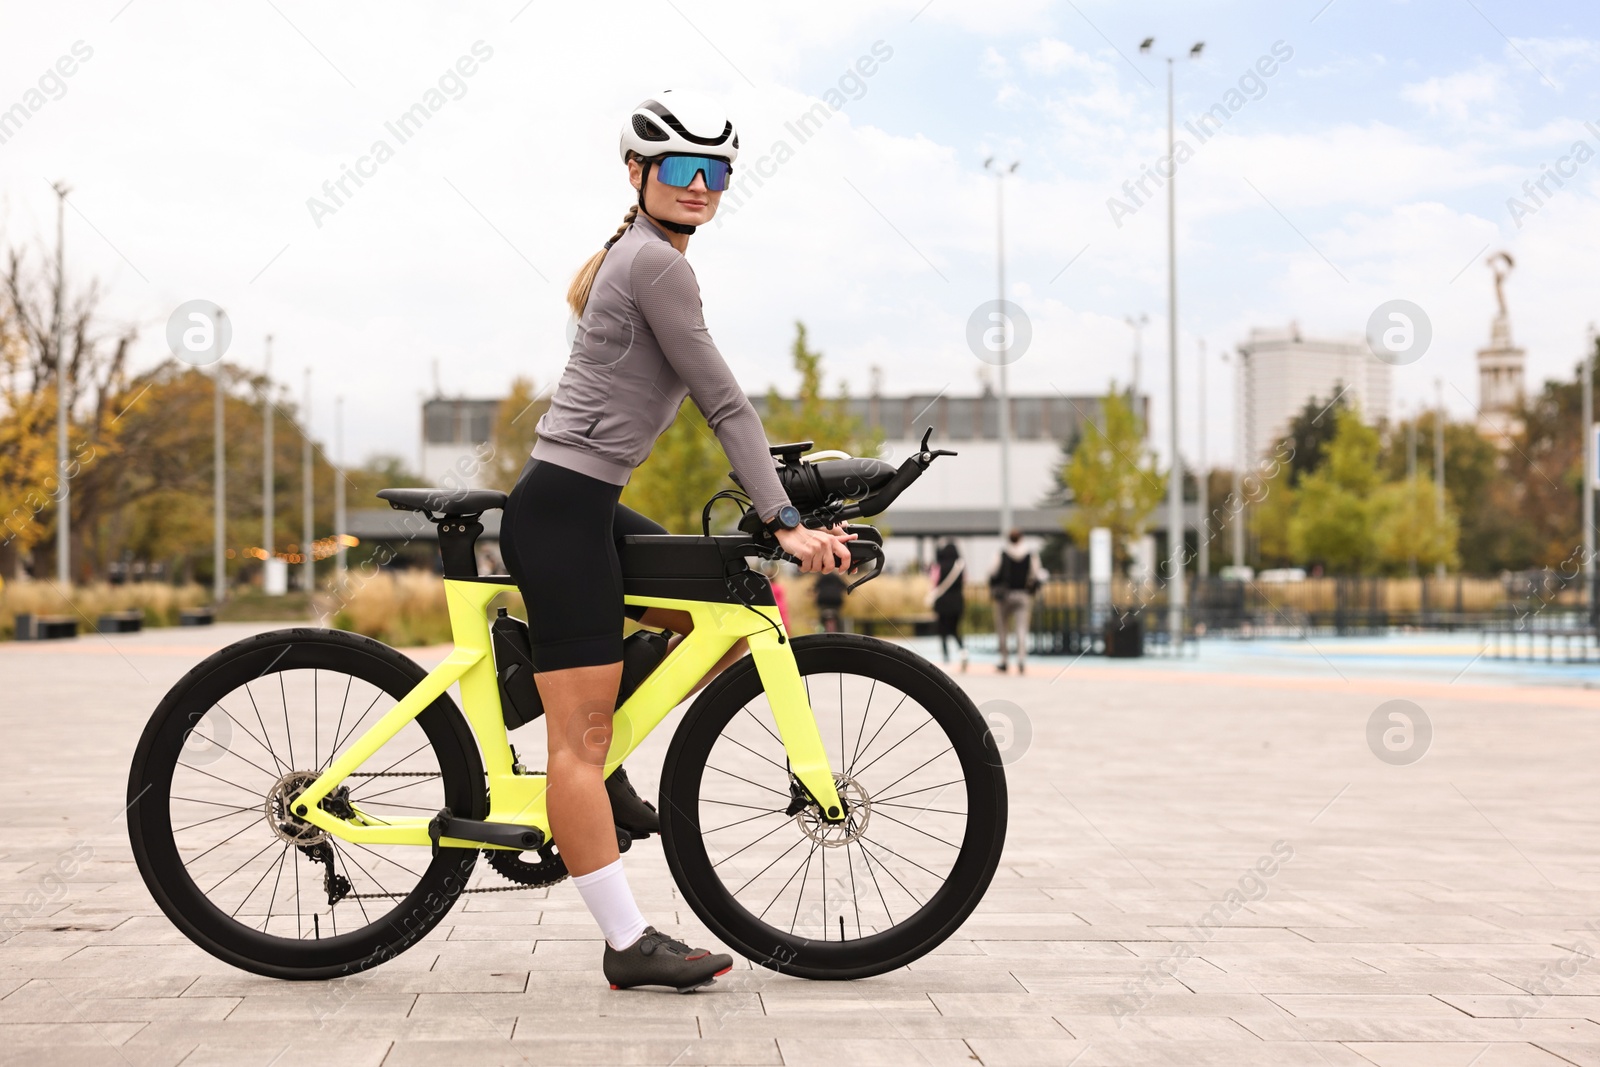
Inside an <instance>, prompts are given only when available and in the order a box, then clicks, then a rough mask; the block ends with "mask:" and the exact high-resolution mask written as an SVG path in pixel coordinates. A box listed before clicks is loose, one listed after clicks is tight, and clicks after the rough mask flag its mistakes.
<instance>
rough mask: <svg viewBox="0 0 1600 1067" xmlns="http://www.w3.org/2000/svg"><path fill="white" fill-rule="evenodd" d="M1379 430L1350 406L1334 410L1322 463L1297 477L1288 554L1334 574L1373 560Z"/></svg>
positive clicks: (1361, 567)
mask: <svg viewBox="0 0 1600 1067" xmlns="http://www.w3.org/2000/svg"><path fill="white" fill-rule="evenodd" d="M1379 450H1380V442H1379V440H1378V432H1377V431H1376V430H1374V429H1372V427H1370V426H1368V425H1366V424H1365V423H1364V422H1362V421H1361V416H1360V415H1359V414H1357V413H1356V412H1355V411H1353V410H1351V409H1349V408H1340V409H1339V410H1338V411H1337V413H1336V415H1335V429H1334V434H1333V438H1332V440H1330V441H1328V442H1327V444H1326V446H1325V447H1324V449H1323V462H1322V463H1321V464H1320V465H1319V466H1317V467H1316V468H1315V469H1314V470H1312V471H1310V472H1309V473H1306V474H1303V475H1301V477H1300V484H1299V486H1298V488H1297V490H1296V493H1295V498H1296V499H1295V502H1294V514H1293V517H1292V518H1290V520H1289V549H1290V553H1291V554H1292V555H1293V556H1294V557H1295V558H1296V559H1299V560H1303V561H1305V562H1308V563H1321V564H1322V565H1323V566H1324V567H1326V568H1327V569H1328V570H1331V571H1333V572H1335V573H1343V574H1358V573H1362V572H1365V571H1368V570H1370V569H1372V567H1373V565H1374V564H1375V563H1376V561H1377V544H1376V541H1375V539H1374V531H1373V514H1372V511H1373V509H1372V494H1373V490H1375V489H1376V488H1377V487H1378V484H1379V478H1380V475H1379V472H1378V454H1379Z"/></svg>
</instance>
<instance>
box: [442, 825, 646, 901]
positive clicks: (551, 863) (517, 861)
mask: <svg viewBox="0 0 1600 1067" xmlns="http://www.w3.org/2000/svg"><path fill="white" fill-rule="evenodd" d="M616 830H617V851H618V852H626V851H628V849H629V848H630V847H631V846H632V845H633V835H632V834H630V833H629V832H628V831H626V830H624V829H623V828H622V827H620V826H619V827H617V828H616ZM526 855H527V853H526V852H513V851H512V850H511V849H509V848H486V849H484V850H483V856H484V858H485V859H487V860H488V861H489V866H491V867H493V868H494V869H495V873H497V874H499V875H500V876H501V877H502V878H504V879H506V880H507V881H509V882H516V883H517V884H518V885H525V886H532V887H534V888H536V889H542V888H543V887H545V886H549V885H555V884H556V883H557V882H560V881H564V880H565V879H566V877H567V863H566V861H565V860H563V859H562V858H561V854H560V853H559V852H557V851H556V846H555V844H554V843H553V842H552V843H551V844H548V845H545V846H544V847H543V848H541V849H539V850H538V856H539V862H538V863H529V862H528V861H527V860H525V859H523V858H522V857H523V856H526ZM468 892H469V893H470V892H474V890H468Z"/></svg>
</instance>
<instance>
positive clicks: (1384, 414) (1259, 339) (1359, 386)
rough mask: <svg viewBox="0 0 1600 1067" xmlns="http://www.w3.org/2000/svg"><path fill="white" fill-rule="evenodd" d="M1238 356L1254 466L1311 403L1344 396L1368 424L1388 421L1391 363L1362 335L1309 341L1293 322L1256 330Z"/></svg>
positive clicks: (1246, 449)
mask: <svg viewBox="0 0 1600 1067" xmlns="http://www.w3.org/2000/svg"><path fill="white" fill-rule="evenodd" d="M1238 351H1239V358H1240V364H1241V366H1242V368H1243V370H1242V373H1241V374H1240V381H1239V388H1240V391H1241V393H1242V396H1241V397H1240V405H1239V406H1240V411H1241V414H1242V416H1243V418H1242V421H1243V426H1242V427H1241V432H1242V435H1243V438H1244V454H1245V456H1247V457H1249V461H1254V460H1255V459H1256V458H1259V457H1260V456H1263V455H1265V454H1267V453H1269V452H1271V451H1272V448H1273V445H1274V444H1275V443H1276V442H1277V441H1279V440H1280V439H1281V438H1282V437H1283V436H1284V435H1285V434H1286V433H1287V432H1288V430H1289V423H1290V421H1291V420H1292V419H1293V418H1294V417H1295V416H1296V415H1298V414H1300V412H1301V410H1302V409H1304V407H1305V406H1306V402H1307V401H1310V400H1322V401H1328V400H1331V399H1332V398H1333V397H1335V396H1343V397H1344V399H1345V400H1346V401H1347V402H1348V403H1349V405H1350V406H1351V407H1353V408H1356V409H1357V410H1359V411H1360V412H1361V415H1362V417H1363V418H1364V419H1365V420H1366V421H1367V422H1369V423H1377V422H1382V421H1384V420H1386V419H1387V418H1388V417H1389V402H1390V388H1391V386H1390V367H1389V364H1387V363H1384V362H1383V361H1381V360H1379V359H1378V358H1377V357H1376V356H1374V355H1373V354H1372V351H1371V350H1370V349H1369V348H1368V347H1367V345H1366V341H1365V340H1364V339H1363V338H1361V337H1359V336H1354V337H1350V338H1335V339H1323V338H1308V337H1305V336H1303V335H1302V334H1301V332H1300V327H1299V326H1298V325H1297V324H1295V323H1292V322H1291V323H1290V324H1289V328H1288V329H1286V330H1279V329H1254V330H1251V331H1250V338H1249V340H1247V341H1244V342H1243V343H1241V344H1240V345H1239V347H1238Z"/></svg>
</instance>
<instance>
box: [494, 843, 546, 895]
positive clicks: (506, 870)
mask: <svg viewBox="0 0 1600 1067" xmlns="http://www.w3.org/2000/svg"><path fill="white" fill-rule="evenodd" d="M483 855H484V858H485V859H487V860H488V861H489V866H491V867H493V868H494V869H495V873H496V874H498V875H500V877H502V878H504V879H506V881H508V882H516V883H517V884H518V885H526V886H533V887H535V888H542V887H544V886H550V885H555V884H556V883H557V882H560V881H563V880H565V879H566V877H567V864H566V861H564V860H563V859H562V858H561V855H560V853H558V852H556V848H555V846H554V845H546V846H545V847H543V848H541V849H539V850H538V853H537V855H538V857H539V862H538V863H529V862H528V861H527V860H525V859H523V858H522V857H523V856H524V855H525V853H522V852H513V851H512V850H510V849H508V848H486V849H484V850H483Z"/></svg>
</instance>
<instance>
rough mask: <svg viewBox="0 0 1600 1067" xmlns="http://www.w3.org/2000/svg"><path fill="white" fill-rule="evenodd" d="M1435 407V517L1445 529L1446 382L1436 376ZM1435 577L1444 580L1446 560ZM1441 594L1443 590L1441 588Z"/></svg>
mask: <svg viewBox="0 0 1600 1067" xmlns="http://www.w3.org/2000/svg"><path fill="white" fill-rule="evenodd" d="M1433 393H1434V405H1435V406H1434V409H1433V483H1434V500H1433V517H1434V519H1435V520H1436V521H1437V522H1438V524H1439V529H1441V530H1442V529H1444V382H1443V381H1442V380H1441V379H1439V378H1435V379H1434V380H1433ZM1433 573H1434V577H1436V578H1438V579H1439V581H1441V582H1443V581H1444V560H1442V559H1441V560H1440V561H1439V562H1438V563H1437V564H1436V565H1435V566H1434V568H1433ZM1440 593H1441V595H1442V594H1443V590H1440Z"/></svg>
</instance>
